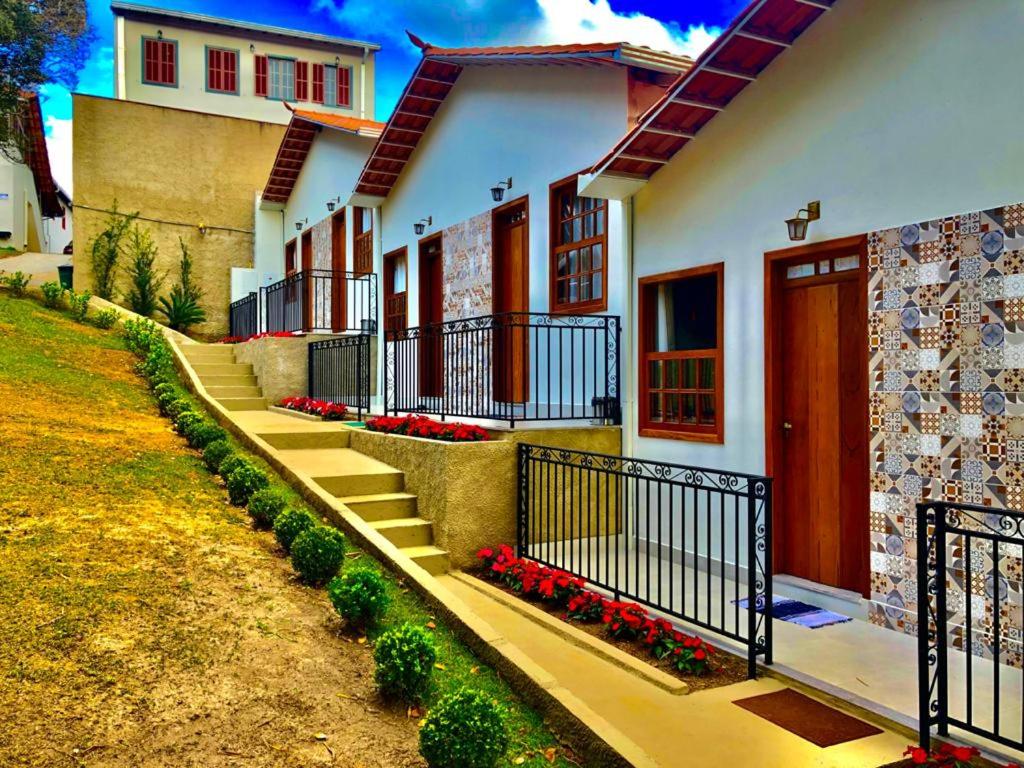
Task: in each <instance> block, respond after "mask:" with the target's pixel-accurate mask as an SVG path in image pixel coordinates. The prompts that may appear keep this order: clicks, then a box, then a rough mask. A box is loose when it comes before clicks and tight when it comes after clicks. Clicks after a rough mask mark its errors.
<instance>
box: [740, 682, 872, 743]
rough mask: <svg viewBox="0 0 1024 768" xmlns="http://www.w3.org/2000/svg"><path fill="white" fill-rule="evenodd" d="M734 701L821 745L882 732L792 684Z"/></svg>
mask: <svg viewBox="0 0 1024 768" xmlns="http://www.w3.org/2000/svg"><path fill="white" fill-rule="evenodd" d="M733 704H735V705H736V706H738V707H743V709H745V710H747V711H748V712H753V713H754V714H755V715H757V716H758V717H763V718H764V719H765V720H767V721H768V722H770V723H775V724H776V725H777V726H779V727H781V728H785V729H786V730H787V731H789V732H790V733H795V734H796V735H797V736H799V737H800V738H801V739H806V740H807V741H809V742H811V743H812V744H816V745H817V746H819V747H831V746H833V745H834V744H842V743H843V742H845V741H853V740H855V739H863V738H864V737H866V736H875V735H877V734H879V733H882V729H881V728H876V727H875V726H873V725H869V724H868V723H865V722H864V721H863V720H858V719H857V718H855V717H850V716H849V715H847V714H844V713H843V712H840V711H839V710H838V709H832V707H829V706H827V705H825V704H822V703H821V702H820V701H815V700H814V699H812V698H810V697H809V696H804V695H803V694H802V693H799V692H798V691H794V690H793V689H792V688H786V689H784V690H781V691H776V692H775V693H765V694H762V695H761V696H752V697H750V698H749V699H739V700H738V701H734V702H733Z"/></svg>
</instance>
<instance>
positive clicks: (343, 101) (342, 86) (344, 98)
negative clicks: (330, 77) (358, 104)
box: [338, 67, 352, 107]
mask: <svg viewBox="0 0 1024 768" xmlns="http://www.w3.org/2000/svg"><path fill="white" fill-rule="evenodd" d="M351 73H352V70H351V69H349V68H348V67H338V106H339V107H351V106H352V101H351V99H352V89H351V86H350V85H349V76H350V75H351Z"/></svg>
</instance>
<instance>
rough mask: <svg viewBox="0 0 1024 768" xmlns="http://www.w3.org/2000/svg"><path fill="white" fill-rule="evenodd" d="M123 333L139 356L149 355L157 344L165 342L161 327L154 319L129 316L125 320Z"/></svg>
mask: <svg viewBox="0 0 1024 768" xmlns="http://www.w3.org/2000/svg"><path fill="white" fill-rule="evenodd" d="M122 333H123V334H124V339H125V343H126V344H127V345H128V349H129V350H130V351H131V352H133V353H135V354H136V355H138V356H139V357H145V356H146V355H148V354H149V351H150V349H152V347H153V346H154V345H155V344H157V343H163V338H164V336H163V332H162V331H161V330H160V327H159V326H158V325H157V324H156V323H154V322H153V321H152V320H135V319H134V318H128V319H127V320H125V321H124V325H123V326H122Z"/></svg>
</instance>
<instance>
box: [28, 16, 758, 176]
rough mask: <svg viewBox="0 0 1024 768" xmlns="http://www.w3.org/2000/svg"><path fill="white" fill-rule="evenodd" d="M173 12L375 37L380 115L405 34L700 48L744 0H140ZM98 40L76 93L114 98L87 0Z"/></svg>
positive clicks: (109, 19) (396, 78) (446, 39)
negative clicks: (190, 12)
mask: <svg viewBox="0 0 1024 768" xmlns="http://www.w3.org/2000/svg"><path fill="white" fill-rule="evenodd" d="M135 1H136V2H139V3H140V4H145V5H158V6H161V7H166V8H173V9H175V10H182V11H193V12H198V13H206V14H210V15H214V16H226V17H228V18H234V19H240V20H244V21H254V22H258V23H263V24H274V25H277V26H282V27H291V28H294V29H304V30H310V31H315V32H321V33H324V34H333V35H340V36H343V37H353V38H356V39H360V40H369V41H372V42H376V43H379V44H381V45H382V46H383V50H382V51H381V52H380V53H379V54H378V57H377V108H376V109H377V115H376V117H377V119H379V120H385V119H386V118H387V116H388V114H389V113H390V112H391V109H392V108H393V107H394V104H395V101H396V100H397V98H398V96H399V94H400V93H401V90H402V88H403V87H404V85H405V82H406V80H407V79H408V77H409V74H410V72H411V71H412V69H413V67H414V66H415V65H416V61H417V59H418V58H419V52H418V50H416V49H415V48H414V47H413V46H412V45H411V44H410V43H409V42H408V40H407V39H406V37H405V32H404V31H405V30H406V29H409V30H411V31H413V32H415V33H416V34H417V35H419V36H420V37H421V38H423V39H424V40H427V41H429V42H431V43H435V44H438V45H517V44H524V43H555V42H563V43H568V42H593V41H597V40H600V41H602V42H617V41H620V40H621V41H627V42H632V43H638V44H643V45H650V46H651V47H654V48H658V49H663V50H673V51H676V52H680V53H688V54H690V55H696V54H698V53H699V52H700V51H701V50H702V49H703V48H704V47H706V45H707V44H708V43H709V42H710V41H711V40H712V39H713V38H714V36H715V35H716V34H718V32H719V31H720V30H721V28H722V27H724V26H725V25H726V24H727V23H728V22H729V21H730V20H731V19H732V17H733V16H734V15H735V14H736V13H737V12H739V10H741V8H742V7H743V6H745V5H746V3H747V0H672V1H668V0H447V2H445V0H441V2H438V0H292V1H291V2H288V1H284V2H282V0H248V2H246V3H244V4H240V3H239V2H238V1H237V0H207V1H206V2H201V1H200V0H135ZM88 9H89V20H90V23H91V24H92V26H93V28H94V29H95V30H96V33H97V38H96V41H95V43H94V45H93V48H92V51H91V55H90V57H89V59H88V61H87V62H86V64H85V66H84V67H83V68H82V70H81V72H80V73H79V83H78V88H77V90H78V91H80V92H82V93H90V94H95V95H100V96H112V95H113V47H112V46H113V30H114V20H113V16H112V14H111V13H110V5H109V0H88ZM42 95H43V114H44V118H45V120H46V126H47V136H48V140H49V143H50V156H51V161H52V165H53V167H54V175H55V177H56V178H57V180H58V182H60V183H61V184H62V185H63V186H65V187H68V188H70V186H71V178H70V176H71V173H70V163H71V122H70V121H71V118H72V114H71V98H70V94H69V93H68V91H66V90H65V89H63V88H58V87H54V86H49V87H44V88H43V91H42Z"/></svg>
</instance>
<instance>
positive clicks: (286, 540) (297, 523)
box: [274, 509, 319, 552]
mask: <svg viewBox="0 0 1024 768" xmlns="http://www.w3.org/2000/svg"><path fill="white" fill-rule="evenodd" d="M316 525H319V521H318V520H317V519H316V518H315V517H313V515H311V514H310V513H309V512H308V511H306V510H305V509H286V510H285V511H284V512H282V513H281V514H279V515H278V516H277V520H275V521H274V536H276V537H277V543H278V544H280V545H281V547H282V548H283V549H284V551H285V552H289V551H291V548H292V542H293V541H295V539H296V538H297V537H298V535H299V534H300V533H302V532H303V531H306V530H308V529H309V528H313V527H314V526H316Z"/></svg>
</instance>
